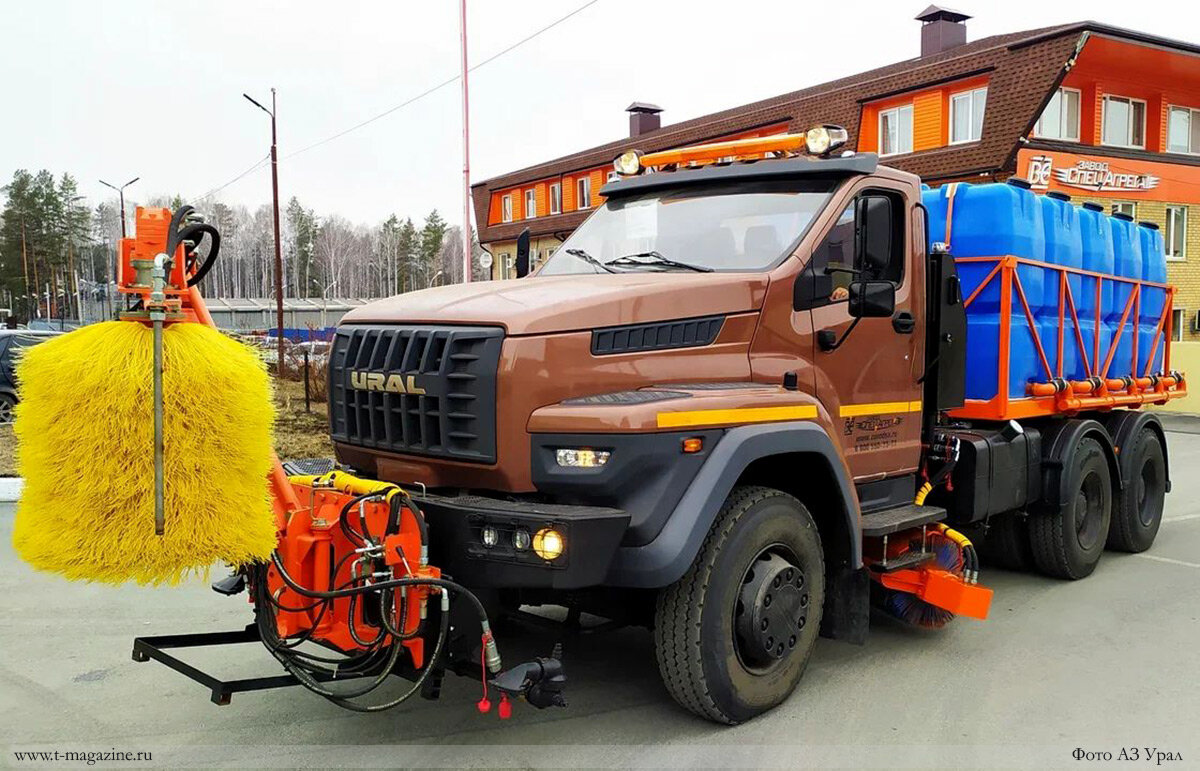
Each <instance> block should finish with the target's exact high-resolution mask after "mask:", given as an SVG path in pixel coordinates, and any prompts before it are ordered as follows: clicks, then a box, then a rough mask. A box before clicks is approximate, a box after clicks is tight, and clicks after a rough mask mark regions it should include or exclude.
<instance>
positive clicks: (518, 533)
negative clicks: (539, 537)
mask: <svg viewBox="0 0 1200 771" xmlns="http://www.w3.org/2000/svg"><path fill="white" fill-rule="evenodd" d="M512 541H513V548H514V549H516V550H517V551H525V550H526V549H528V548H529V541H530V538H529V531H528V530H526V529H525V528H523V527H518V528H517V529H516V530H514V531H513V537H512Z"/></svg>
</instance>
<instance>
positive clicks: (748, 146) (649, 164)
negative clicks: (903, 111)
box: [613, 125, 849, 176]
mask: <svg viewBox="0 0 1200 771" xmlns="http://www.w3.org/2000/svg"><path fill="white" fill-rule="evenodd" d="M847 139H849V133H848V132H847V131H846V129H844V128H842V127H841V126H832V125H818V126H814V127H812V128H811V129H809V130H808V131H807V132H805V133H803V134H774V135H772V136H768V137H754V138H752V139H734V140H731V141H728V142H713V143H710V144H706V145H694V146H692V147H679V148H676V149H674V150H663V151H662V152H657V153H647V154H645V155H641V154H639V153H637V151H634V150H630V151H627V152H625V153H622V154H621V155H620V156H618V157H617V159H616V160H615V161H613V167H614V168H615V169H616V170H617V172H618V173H620V174H622V175H624V176H632V175H634V174H640V173H642V171H643V170H645V169H648V168H655V167H657V168H661V167H664V166H682V165H703V164H708V163H716V162H718V161H736V160H750V159H759V158H762V157H763V156H764V155H767V154H772V155H775V156H792V155H799V154H801V153H807V154H809V155H818V156H824V155H828V154H829V153H831V152H833V151H834V150H836V149H838V148H839V147H841V146H842V145H844V144H845V143H846V141H847Z"/></svg>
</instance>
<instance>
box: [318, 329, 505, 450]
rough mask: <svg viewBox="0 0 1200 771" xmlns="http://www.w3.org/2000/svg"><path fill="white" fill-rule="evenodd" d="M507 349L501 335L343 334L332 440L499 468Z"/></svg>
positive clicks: (337, 344)
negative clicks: (499, 380)
mask: <svg viewBox="0 0 1200 771" xmlns="http://www.w3.org/2000/svg"><path fill="white" fill-rule="evenodd" d="M503 341H504V332H503V330H501V329H499V328H496V327H454V326H424V325H422V326H416V325H413V326H408V325H405V326H375V325H370V326H367V325H364V326H357V325H355V326H345V327H340V328H339V329H338V330H337V333H336V335H335V336H334V340H333V348H332V350H331V352H330V359H329V430H330V433H331V434H332V435H333V439H334V440H335V441H338V442H347V443H349V444H355V445H360V446H362V447H371V448H375V449H379V450H387V451H390V452H402V453H412V454H415V455H432V456H441V457H447V458H453V459H455V460H470V461H478V462H481V463H495V462H496V371H497V368H498V366H499V362H500V347H501V345H502V343H503Z"/></svg>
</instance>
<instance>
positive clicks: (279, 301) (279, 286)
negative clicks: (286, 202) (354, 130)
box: [271, 88, 283, 378]
mask: <svg viewBox="0 0 1200 771" xmlns="http://www.w3.org/2000/svg"><path fill="white" fill-rule="evenodd" d="M271 196H272V198H273V200H274V210H275V212H274V213H275V322H276V326H277V327H278V330H277V331H278V333H279V337H278V339H277V340H276V341H275V342H276V343H277V344H278V346H279V366H278V371H279V377H281V378H282V377H283V254H282V252H281V251H280V246H279V155H278V151H277V149H276V145H275V89H274V88H272V89H271Z"/></svg>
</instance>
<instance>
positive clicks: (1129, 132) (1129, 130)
mask: <svg viewBox="0 0 1200 771" xmlns="http://www.w3.org/2000/svg"><path fill="white" fill-rule="evenodd" d="M1114 99H1119V100H1121V101H1123V102H1127V103H1128V104H1129V118H1130V120H1129V122H1128V123H1127V124H1126V126H1125V128H1126V131H1125V134H1126V136H1127V137H1128V142H1127V143H1125V144H1119V143H1114V142H1108V141H1105V138H1104V135H1105V133H1107V132H1105V130H1104V127H1105V124H1106V123H1107V122H1108V104H1109V102H1110V101H1112V100H1114ZM1101 104H1102V107H1101V110H1100V144H1102V145H1105V146H1107V147H1129V148H1133V149H1135V150H1145V149H1146V100H1145V99H1135V98H1134V97H1132V96H1121V95H1120V94H1105V95H1104V97H1103V99H1102V100H1101ZM1135 104H1140V105H1141V106H1142V131H1141V133H1142V143H1141V144H1140V145H1139V144H1133V113H1134V109H1133V105H1135Z"/></svg>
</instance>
